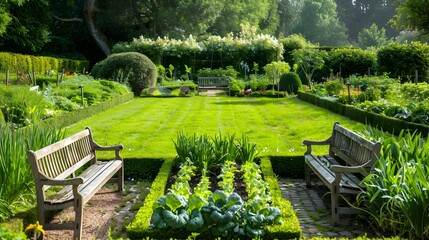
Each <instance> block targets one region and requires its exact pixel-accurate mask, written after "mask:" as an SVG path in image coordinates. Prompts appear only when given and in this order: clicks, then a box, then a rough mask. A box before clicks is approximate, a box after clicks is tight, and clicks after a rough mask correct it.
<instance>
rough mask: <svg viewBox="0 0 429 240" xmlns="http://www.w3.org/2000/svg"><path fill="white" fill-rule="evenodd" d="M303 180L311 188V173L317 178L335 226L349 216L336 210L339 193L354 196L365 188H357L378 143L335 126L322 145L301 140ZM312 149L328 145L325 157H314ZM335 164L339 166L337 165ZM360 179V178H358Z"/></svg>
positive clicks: (377, 150) (374, 157)
mask: <svg viewBox="0 0 429 240" xmlns="http://www.w3.org/2000/svg"><path fill="white" fill-rule="evenodd" d="M304 144H305V145H306V146H307V151H306V152H305V154H304V157H305V161H306V164H305V180H306V185H307V187H311V179H310V174H311V171H312V172H314V173H315V175H317V176H318V177H319V178H320V179H321V180H322V182H323V183H324V184H325V185H326V186H327V187H328V188H329V189H330V191H331V210H332V221H333V222H334V224H338V223H339V220H340V214H350V213H353V212H355V211H353V209H351V208H346V207H341V208H340V207H339V204H338V200H339V196H340V194H342V193H349V194H358V193H360V192H362V190H363V189H364V188H365V187H364V186H363V185H362V184H361V180H360V179H362V177H363V176H366V175H367V174H368V173H369V171H370V170H371V168H372V166H373V165H374V163H375V162H376V161H377V160H378V158H379V156H380V149H381V143H379V142H377V143H372V142H370V141H368V140H366V139H365V138H363V137H361V136H359V135H357V134H356V133H354V132H352V131H350V130H348V129H347V128H344V127H342V126H341V125H340V124H339V123H335V124H334V127H333V131H332V135H331V136H330V137H329V138H328V139H327V140H325V141H310V140H305V141H304ZM312 145H329V153H328V154H326V155H323V156H315V155H313V154H312V153H311V152H312V148H311V146H312ZM337 160H339V161H340V162H342V163H343V164H340V163H339V162H338V161H337ZM359 175H360V176H359Z"/></svg>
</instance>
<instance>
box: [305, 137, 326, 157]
mask: <svg viewBox="0 0 429 240" xmlns="http://www.w3.org/2000/svg"><path fill="white" fill-rule="evenodd" d="M303 143H304V145H306V146H307V151H306V152H305V154H311V151H312V150H311V146H312V145H331V143H332V140H331V138H328V139H326V140H323V141H312V140H304V141H303Z"/></svg>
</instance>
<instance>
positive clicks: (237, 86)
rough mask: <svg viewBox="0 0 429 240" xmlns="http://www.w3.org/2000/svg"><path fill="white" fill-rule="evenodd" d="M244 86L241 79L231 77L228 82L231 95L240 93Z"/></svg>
mask: <svg viewBox="0 0 429 240" xmlns="http://www.w3.org/2000/svg"><path fill="white" fill-rule="evenodd" d="M245 87H246V85H245V83H244V82H243V81H242V80H236V79H232V80H231V82H230V83H229V92H230V94H231V96H236V95H237V94H240V93H241V92H242V91H243V90H244V88H245Z"/></svg>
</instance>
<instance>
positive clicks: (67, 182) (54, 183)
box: [40, 177, 83, 186]
mask: <svg viewBox="0 0 429 240" xmlns="http://www.w3.org/2000/svg"><path fill="white" fill-rule="evenodd" d="M40 182H41V183H42V184H43V185H51V186H67V185H79V184H82V183H83V178H81V177H76V178H68V179H61V180H56V179H42V180H41V181H40Z"/></svg>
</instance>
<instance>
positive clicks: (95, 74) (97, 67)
mask: <svg viewBox="0 0 429 240" xmlns="http://www.w3.org/2000/svg"><path fill="white" fill-rule="evenodd" d="M104 63H105V60H102V61H100V62H98V63H96V64H94V66H93V67H92V70H91V75H92V76H93V77H94V78H100V71H101V68H102V67H103V65H104Z"/></svg>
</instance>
